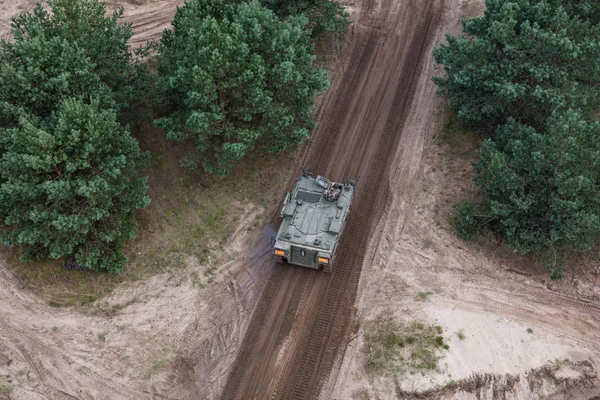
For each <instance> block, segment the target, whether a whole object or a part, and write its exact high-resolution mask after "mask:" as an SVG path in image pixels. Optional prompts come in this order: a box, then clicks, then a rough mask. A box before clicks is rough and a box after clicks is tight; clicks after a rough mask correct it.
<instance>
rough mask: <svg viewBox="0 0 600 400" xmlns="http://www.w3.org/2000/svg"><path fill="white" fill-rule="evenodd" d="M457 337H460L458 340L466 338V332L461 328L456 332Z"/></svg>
mask: <svg viewBox="0 0 600 400" xmlns="http://www.w3.org/2000/svg"><path fill="white" fill-rule="evenodd" d="M456 337H457V338H458V340H465V339H466V336H465V332H464V331H463V330H462V329H461V330H460V331H458V332H457V333H456Z"/></svg>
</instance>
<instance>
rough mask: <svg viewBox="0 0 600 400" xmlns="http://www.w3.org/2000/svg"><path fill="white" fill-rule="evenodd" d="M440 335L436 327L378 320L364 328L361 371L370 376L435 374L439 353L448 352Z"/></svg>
mask: <svg viewBox="0 0 600 400" xmlns="http://www.w3.org/2000/svg"><path fill="white" fill-rule="evenodd" d="M442 333H443V328H442V327H441V326H439V325H435V326H434V325H429V324H425V323H422V322H412V323H409V324H402V323H399V322H397V321H396V320H395V319H393V318H391V317H380V318H378V319H376V320H375V321H373V322H371V323H370V324H368V325H367V326H366V328H365V345H364V353H365V354H366V360H365V368H366V369H367V371H368V372H370V373H382V372H399V373H407V372H408V373H411V374H414V373H416V372H418V371H437V370H438V361H439V360H440V358H441V357H442V353H443V351H444V350H447V349H449V346H448V344H446V343H445V341H444V337H443V336H442Z"/></svg>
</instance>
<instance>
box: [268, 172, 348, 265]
mask: <svg viewBox="0 0 600 400" xmlns="http://www.w3.org/2000/svg"><path fill="white" fill-rule="evenodd" d="M354 190H355V183H354V182H353V181H348V182H346V183H345V184H341V183H337V182H333V181H330V180H328V179H326V178H323V177H322V176H317V177H316V178H314V177H312V176H311V175H309V174H306V173H305V174H303V175H302V176H301V177H299V178H298V180H297V181H296V183H295V185H294V187H293V188H292V190H291V192H288V193H287V194H286V196H285V200H284V202H283V207H282V209H281V214H280V216H281V218H282V220H281V224H280V226H279V230H278V232H277V236H276V237H275V243H274V248H273V254H274V255H275V256H276V257H277V259H278V260H279V261H280V262H281V263H284V264H286V263H289V264H295V265H300V266H303V267H307V268H314V269H320V268H323V270H325V271H327V272H331V270H332V267H333V264H334V260H335V255H336V250H337V247H338V244H339V239H340V237H341V234H342V231H343V229H344V226H345V224H346V218H347V216H348V212H349V211H350V205H351V204H352V199H353V198H354Z"/></svg>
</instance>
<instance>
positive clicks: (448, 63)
mask: <svg viewBox="0 0 600 400" xmlns="http://www.w3.org/2000/svg"><path fill="white" fill-rule="evenodd" d="M486 7H487V8H486V11H485V14H484V16H483V17H481V18H474V19H471V20H468V21H463V28H464V33H465V34H466V35H465V36H462V37H452V36H448V37H447V39H448V44H446V45H442V46H440V47H438V48H437V49H435V50H434V56H435V59H436V61H437V62H439V63H441V64H443V65H444V68H445V70H446V72H447V76H446V77H437V78H434V80H435V82H436V83H437V84H438V85H439V87H440V92H439V93H440V94H442V95H443V96H445V97H447V98H448V101H449V103H450V106H451V107H452V108H454V109H455V110H456V111H457V114H458V116H459V117H460V118H462V119H464V120H467V121H469V122H471V123H472V124H473V125H475V126H477V127H478V128H479V129H480V130H481V131H483V132H484V133H485V134H487V135H489V136H490V138H489V139H487V140H486V141H485V142H484V144H483V146H482V148H481V150H480V152H479V161H478V162H477V164H475V172H476V174H477V175H476V178H475V182H476V183H477V185H478V186H479V187H481V188H483V189H484V190H485V191H486V204H485V205H486V206H487V210H488V211H489V219H488V220H489V221H490V222H489V225H490V227H491V228H492V229H493V230H495V231H496V232H498V233H500V234H501V235H502V236H504V238H505V239H506V240H507V242H508V243H509V244H511V245H513V246H515V247H516V248H517V249H518V250H519V251H521V252H523V253H526V252H529V251H535V250H543V249H548V248H560V247H572V248H576V249H589V248H591V247H592V245H593V243H594V240H595V239H596V238H597V237H598V236H599V235H600V200H599V199H600V161H599V160H600V139H599V138H600V125H599V124H598V123H597V122H595V121H593V120H591V118H590V115H591V112H593V111H598V109H599V107H600V25H599V23H600V18H599V17H600V2H598V1H591V0H486Z"/></svg>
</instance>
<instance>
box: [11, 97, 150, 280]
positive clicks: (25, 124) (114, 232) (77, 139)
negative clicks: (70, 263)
mask: <svg viewBox="0 0 600 400" xmlns="http://www.w3.org/2000/svg"><path fill="white" fill-rule="evenodd" d="M0 146H1V147H2V148H3V149H4V154H3V155H2V158H0V220H1V221H2V222H3V225H4V229H3V232H4V233H3V236H2V239H3V241H4V243H5V244H8V245H21V246H23V247H24V253H23V258H24V259H26V260H32V259H39V258H41V257H50V258H55V259H58V258H61V257H64V256H73V257H74V259H75V261H76V262H77V263H78V264H80V265H83V266H86V267H88V268H91V269H94V270H96V271H110V272H114V273H117V272H120V271H121V270H122V269H123V264H124V262H125V260H126V257H125V256H124V254H123V253H122V251H121V247H122V245H123V243H124V242H125V241H126V240H129V239H132V238H133V237H135V232H136V229H135V224H134V219H133V211H134V210H135V209H137V208H141V207H145V206H146V205H147V204H148V203H149V198H148V196H147V195H146V191H147V187H146V178H145V177H140V176H139V168H140V166H141V164H142V163H143V161H144V158H145V156H144V155H143V154H142V153H140V150H139V147H138V145H137V141H136V140H135V139H133V138H132V137H131V136H130V135H129V132H128V131H127V130H126V129H123V128H122V127H121V126H120V125H119V123H118V122H117V115H116V113H115V111H113V110H102V109H100V108H99V102H98V101H97V100H94V101H92V104H91V105H89V104H86V103H84V102H82V101H80V100H65V101H63V102H62V103H61V105H60V106H59V109H58V112H57V117H56V123H55V124H53V126H52V127H49V124H47V123H43V122H41V121H40V119H39V118H36V117H35V116H27V117H26V116H22V117H21V118H20V119H19V123H18V126H16V127H14V128H10V129H4V130H3V131H2V132H0Z"/></svg>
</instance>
